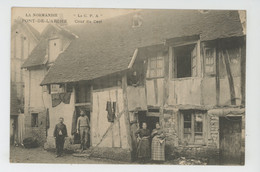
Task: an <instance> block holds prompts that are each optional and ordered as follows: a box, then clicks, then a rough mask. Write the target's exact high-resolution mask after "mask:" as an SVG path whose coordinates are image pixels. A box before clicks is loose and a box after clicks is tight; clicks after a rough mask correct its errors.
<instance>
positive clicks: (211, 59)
mask: <svg viewBox="0 0 260 172" xmlns="http://www.w3.org/2000/svg"><path fill="white" fill-rule="evenodd" d="M215 60H216V49H215V48H207V47H204V67H205V74H207V75H214V74H215Z"/></svg>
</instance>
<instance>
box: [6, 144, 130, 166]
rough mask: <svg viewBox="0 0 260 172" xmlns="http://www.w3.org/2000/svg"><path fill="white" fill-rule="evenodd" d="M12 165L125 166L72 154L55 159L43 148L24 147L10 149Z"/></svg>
mask: <svg viewBox="0 0 260 172" xmlns="http://www.w3.org/2000/svg"><path fill="white" fill-rule="evenodd" d="M10 162H11V163H59V164H125V162H117V161H111V160H105V159H97V158H95V159H94V158H84V157H74V156H72V154H65V155H64V156H62V157H58V158H56V157H55V153H54V152H48V151H46V150H44V149H43V148H31V149H26V148H22V147H15V146H11V147H10Z"/></svg>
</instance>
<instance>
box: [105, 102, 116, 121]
mask: <svg viewBox="0 0 260 172" xmlns="http://www.w3.org/2000/svg"><path fill="white" fill-rule="evenodd" d="M106 111H107V120H108V122H114V119H115V113H116V102H113V107H112V103H111V102H109V101H108V102H107V107H106Z"/></svg>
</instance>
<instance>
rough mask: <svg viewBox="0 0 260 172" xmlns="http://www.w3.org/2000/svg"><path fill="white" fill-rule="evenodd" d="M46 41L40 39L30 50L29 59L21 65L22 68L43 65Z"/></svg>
mask: <svg viewBox="0 0 260 172" xmlns="http://www.w3.org/2000/svg"><path fill="white" fill-rule="evenodd" d="M47 45H48V44H47V40H46V39H44V38H43V39H41V40H40V42H39V43H38V45H37V46H36V47H35V48H34V49H33V50H32V52H31V54H30V55H29V57H28V58H27V59H26V60H25V62H24V63H23V64H22V68H28V67H33V66H39V65H43V64H44V63H45V56H46V49H47Z"/></svg>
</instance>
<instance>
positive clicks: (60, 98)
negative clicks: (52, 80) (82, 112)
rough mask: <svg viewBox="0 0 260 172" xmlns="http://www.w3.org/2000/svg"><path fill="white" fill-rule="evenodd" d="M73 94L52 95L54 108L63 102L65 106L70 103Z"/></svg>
mask: <svg viewBox="0 0 260 172" xmlns="http://www.w3.org/2000/svg"><path fill="white" fill-rule="evenodd" d="M70 97H71V93H56V94H52V95H51V99H52V107H56V106H58V105H59V104H60V103H61V102H63V103H65V104H69V103H70Z"/></svg>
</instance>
